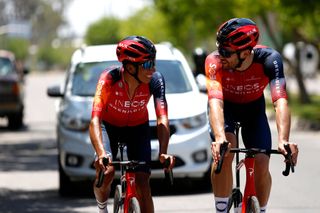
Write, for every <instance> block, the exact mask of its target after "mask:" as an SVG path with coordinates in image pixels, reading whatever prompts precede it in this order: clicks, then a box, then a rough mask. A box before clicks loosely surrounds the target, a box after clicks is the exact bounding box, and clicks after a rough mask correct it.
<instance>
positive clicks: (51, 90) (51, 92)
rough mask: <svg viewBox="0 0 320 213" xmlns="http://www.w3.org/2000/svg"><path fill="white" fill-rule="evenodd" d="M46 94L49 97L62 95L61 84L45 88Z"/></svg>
mask: <svg viewBox="0 0 320 213" xmlns="http://www.w3.org/2000/svg"><path fill="white" fill-rule="evenodd" d="M47 95H48V96H50V97H63V93H62V91H61V86H59V85H54V86H50V87H48V88H47Z"/></svg>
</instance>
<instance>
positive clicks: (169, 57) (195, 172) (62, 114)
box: [47, 43, 212, 195]
mask: <svg viewBox="0 0 320 213" xmlns="http://www.w3.org/2000/svg"><path fill="white" fill-rule="evenodd" d="M156 49H157V55H156V70H157V71H159V72H161V73H162V74H163V75H164V78H165V81H166V98H167V102H168V116H169V119H170V130H171V137H170V143H169V148H168V153H170V154H173V155H174V156H175V157H176V165H175V168H174V170H173V173H174V177H175V178H203V177H205V175H206V174H207V173H208V172H209V171H210V164H211V159H212V158H211V151H210V136H209V133H208V119H207V113H206V112H207V96H206V95H205V94H203V93H200V91H199V88H198V86H197V84H196V82H195V79H194V77H193V74H192V71H191V69H190V67H189V65H188V63H187V61H186V59H185V57H184V56H183V54H182V53H181V52H180V51H179V50H178V49H176V48H174V47H173V46H171V45H170V44H169V43H161V44H156ZM115 50H116V45H98V46H87V47H85V48H81V49H78V50H76V51H75V52H74V54H73V56H72V59H71V65H70V69H69V70H68V71H67V75H66V80H65V84H64V85H63V86H58V85H56V86H51V87H49V88H48V90H47V93H48V95H49V96H51V97H61V99H60V100H59V106H58V113H57V114H58V117H57V119H58V122H57V142H58V152H59V158H58V159H59V179H60V190H59V192H60V194H61V195H67V194H69V193H70V192H72V187H73V183H74V182H75V181H80V180H86V179H93V178H94V176H95V170H94V167H93V160H94V150H93V147H92V145H91V142H90V138H89V133H88V127H89V122H90V118H91V117H90V116H91V107H92V101H93V96H94V92H95V87H96V83H97V81H98V78H99V75H100V73H101V72H102V71H103V70H104V69H105V68H106V67H107V66H110V65H112V64H116V65H119V62H118V61H117V57H116V51H115ZM148 108H149V118H150V126H151V130H152V141H151V143H152V144H151V147H152V176H151V178H163V176H164V174H163V169H162V167H161V165H160V163H159V161H158V149H159V148H158V140H157V137H156V122H155V121H156V115H155V111H154V107H153V101H150V102H149V105H148Z"/></svg>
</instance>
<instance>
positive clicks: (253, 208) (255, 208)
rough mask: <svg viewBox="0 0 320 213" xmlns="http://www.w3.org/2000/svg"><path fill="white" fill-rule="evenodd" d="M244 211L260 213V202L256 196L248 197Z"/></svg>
mask: <svg viewBox="0 0 320 213" xmlns="http://www.w3.org/2000/svg"><path fill="white" fill-rule="evenodd" d="M246 213H260V204H259V201H258V198H257V197H256V196H251V197H249V199H248V203H247V209H246Z"/></svg>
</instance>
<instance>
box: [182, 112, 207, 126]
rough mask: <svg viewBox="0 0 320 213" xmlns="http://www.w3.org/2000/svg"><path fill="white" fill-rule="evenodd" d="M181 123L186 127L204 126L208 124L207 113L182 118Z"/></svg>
mask: <svg viewBox="0 0 320 213" xmlns="http://www.w3.org/2000/svg"><path fill="white" fill-rule="evenodd" d="M180 123H181V124H182V126H183V127H184V128H186V129H193V128H198V127H202V126H204V125H206V124H207V114H206V113H202V114H200V115H196V116H193V117H190V118H185V119H182V120H180Z"/></svg>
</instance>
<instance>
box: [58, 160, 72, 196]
mask: <svg viewBox="0 0 320 213" xmlns="http://www.w3.org/2000/svg"><path fill="white" fill-rule="evenodd" d="M73 189H74V187H73V182H72V181H71V180H70V178H69V177H68V176H67V175H66V173H65V172H64V171H63V168H62V166H61V163H60V161H59V194H60V196H62V197H68V196H71V195H72V194H73V192H74V190H73Z"/></svg>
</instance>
